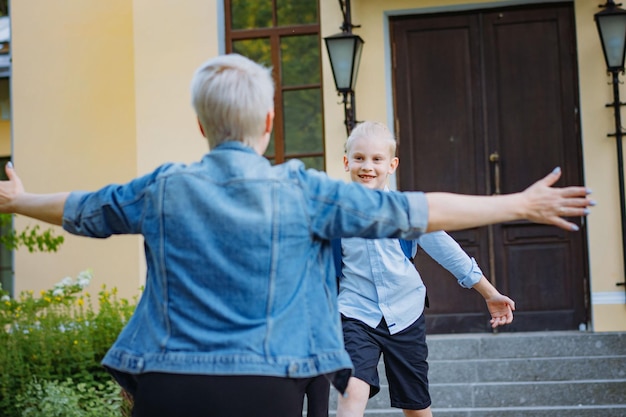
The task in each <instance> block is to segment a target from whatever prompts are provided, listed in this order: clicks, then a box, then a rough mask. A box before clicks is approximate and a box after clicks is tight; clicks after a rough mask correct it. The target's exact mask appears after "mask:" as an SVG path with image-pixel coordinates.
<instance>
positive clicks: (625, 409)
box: [329, 406, 626, 417]
mask: <svg viewBox="0 0 626 417" xmlns="http://www.w3.org/2000/svg"><path fill="white" fill-rule="evenodd" d="M432 411H433V415H435V416H437V417H625V416H626V406H580V407H579V406H576V407H563V406H560V407H552V406H546V407H509V408H450V409H442V408H433V409H432ZM335 414H336V413H335V410H334V409H333V410H331V411H330V413H329V416H335ZM365 416H366V417H367V416H370V417H403V416H404V414H402V411H401V410H399V409H397V408H382V409H370V408H368V409H367V410H365Z"/></svg>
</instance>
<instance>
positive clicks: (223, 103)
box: [191, 54, 274, 148]
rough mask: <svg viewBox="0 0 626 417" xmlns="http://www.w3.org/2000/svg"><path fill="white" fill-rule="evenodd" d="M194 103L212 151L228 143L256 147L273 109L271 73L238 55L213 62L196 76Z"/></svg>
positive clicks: (194, 79) (193, 83)
mask: <svg viewBox="0 0 626 417" xmlns="http://www.w3.org/2000/svg"><path fill="white" fill-rule="evenodd" d="M191 103H192V105H193V108H194V110H195V111H196V115H197V116H198V120H199V121H200V124H201V125H202V128H203V129H204V134H205V135H206V137H207V139H208V141H209V147H210V148H214V147H215V146H217V145H219V144H220V143H222V142H224V141H227V140H234V141H239V142H243V143H245V144H246V145H248V146H254V145H255V144H256V142H257V141H258V140H259V139H260V138H262V137H263V133H264V131H265V120H266V119H265V118H266V116H267V114H268V112H269V111H271V110H273V109H274V80H273V79H272V74H271V70H270V69H269V68H265V67H263V66H261V65H259V64H257V63H255V62H253V61H251V60H250V59H248V58H245V57H243V56H241V55H238V54H228V55H220V56H218V57H216V58H213V59H210V60H208V61H207V62H205V63H204V64H202V65H201V66H200V67H199V68H198V69H197V70H196V72H195V74H194V77H193V80H192V82H191Z"/></svg>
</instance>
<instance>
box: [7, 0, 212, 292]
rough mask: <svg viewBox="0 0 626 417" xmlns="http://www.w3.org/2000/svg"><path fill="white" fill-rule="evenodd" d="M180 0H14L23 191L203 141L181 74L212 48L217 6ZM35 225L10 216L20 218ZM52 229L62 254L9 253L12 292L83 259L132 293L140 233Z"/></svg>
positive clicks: (147, 166) (200, 148) (56, 276)
mask: <svg viewBox="0 0 626 417" xmlns="http://www.w3.org/2000/svg"><path fill="white" fill-rule="evenodd" d="M182 4H184V6H183V5H182ZM182 4H181V3H179V2H172V1H164V0H149V1H147V0H137V1H128V0H112V1H108V2H92V1H88V2H86V1H67V2H50V1H47V0H32V1H28V2H12V4H11V19H12V53H13V64H12V65H13V67H12V69H13V76H12V94H13V97H12V100H13V102H12V106H13V108H12V110H13V120H12V123H13V156H14V162H15V166H16V169H17V172H18V173H19V174H20V176H21V177H22V180H23V181H24V184H25V186H26V188H27V190H28V191H32V192H57V191H65V190H74V189H83V190H94V189H97V188H99V187H101V186H103V185H106V184H108V183H112V182H125V181H128V180H130V179H131V178H133V177H135V176H137V175H139V174H142V173H145V172H147V171H149V170H151V169H152V168H154V167H155V166H157V165H159V164H160V163H162V162H165V161H190V160H193V159H199V158H200V156H201V155H202V154H203V153H204V152H206V150H207V146H206V144H205V143H204V142H203V138H202V137H201V135H200V134H199V133H197V127H196V125H195V119H194V116H193V111H192V109H191V106H190V104H189V103H190V99H189V83H190V81H191V76H192V74H193V70H194V69H195V67H197V66H198V65H199V64H200V63H201V62H202V61H203V60H205V59H207V58H209V57H210V56H213V55H216V54H217V48H218V46H217V45H218V38H219V37H218V34H217V30H218V28H219V25H218V24H217V21H218V20H217V19H218V17H217V15H218V5H217V2H216V1H204V0H203V1H200V0H186V1H185V2H184V3H182ZM0 146H1V145H0ZM34 224H36V223H35V222H33V221H30V220H27V219H25V218H20V217H17V218H16V228H17V229H21V228H23V227H25V226H26V225H34ZM45 227H47V226H45ZM55 231H56V232H57V233H59V234H63V235H64V236H65V239H66V241H65V243H64V244H63V245H62V247H61V248H60V250H59V252H58V253H55V254H30V253H27V252H26V251H17V252H16V254H15V276H16V278H15V290H16V292H20V291H22V290H25V289H33V290H35V291H37V290H40V289H45V288H50V287H51V286H52V285H53V284H54V283H56V282H58V281H60V280H61V279H62V278H63V277H65V276H76V274H77V273H78V272H80V271H81V270H84V269H87V268H91V269H92V270H93V271H94V281H93V283H92V291H93V290H94V289H98V288H99V287H100V286H101V285H102V284H105V283H106V285H107V286H108V287H112V286H116V287H118V288H119V290H120V293H121V294H122V295H123V296H128V297H130V296H132V295H135V294H137V293H138V288H139V287H140V285H141V284H142V283H143V279H144V272H145V264H144V261H143V247H142V241H141V239H140V238H139V237H136V236H114V237H111V238H109V239H105V240H95V239H87V238H81V237H76V236H70V235H68V234H66V233H64V232H63V231H62V229H61V228H56V227H55Z"/></svg>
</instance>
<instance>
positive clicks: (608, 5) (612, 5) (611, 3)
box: [598, 0, 622, 8]
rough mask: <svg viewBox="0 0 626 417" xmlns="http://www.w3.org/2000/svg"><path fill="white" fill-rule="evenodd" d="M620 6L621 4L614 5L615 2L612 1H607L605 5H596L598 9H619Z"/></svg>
mask: <svg viewBox="0 0 626 417" xmlns="http://www.w3.org/2000/svg"><path fill="white" fill-rule="evenodd" d="M621 5H622V3H617V4H615V2H614V1H613V0H607V2H606V3H605V4H598V7H604V8H607V7H615V6H617V7H619V6H621Z"/></svg>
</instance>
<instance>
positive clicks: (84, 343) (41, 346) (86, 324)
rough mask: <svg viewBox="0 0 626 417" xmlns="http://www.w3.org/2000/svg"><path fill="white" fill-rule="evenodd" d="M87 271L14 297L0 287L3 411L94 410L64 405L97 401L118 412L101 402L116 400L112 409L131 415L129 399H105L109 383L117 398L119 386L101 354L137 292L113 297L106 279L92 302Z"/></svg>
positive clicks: (8, 415)
mask: <svg viewBox="0 0 626 417" xmlns="http://www.w3.org/2000/svg"><path fill="white" fill-rule="evenodd" d="M91 277H92V275H91V272H90V271H85V272H81V273H80V274H79V275H78V277H76V279H75V280H74V279H72V278H70V277H67V278H64V279H63V281H61V282H59V283H58V284H56V285H55V286H54V288H52V289H50V290H47V291H42V292H41V293H40V296H39V297H35V296H34V294H33V292H32V291H26V292H22V293H21V294H20V295H19V297H17V299H12V298H10V297H9V295H8V294H7V293H6V292H4V291H2V289H1V288H0V370H1V371H0V415H1V416H4V417H18V416H53V415H64V416H66V415H67V416H69V415H72V416H73V415H80V416H91V415H96V414H70V413H69V412H68V411H67V410H68V407H69V408H72V407H74V406H75V405H76V404H78V405H79V410H83V408H98V409H100V410H101V413H100V414H97V415H101V416H109V415H115V414H106V412H105V411H104V410H108V409H110V408H111V409H112V408H115V407H117V406H119V407H118V410H119V414H117V415H119V416H123V415H128V401H126V402H119V403H118V402H115V401H114V402H112V403H110V402H108V401H109V400H110V397H111V395H109V394H111V389H112V388H111V387H115V389H116V390H117V391H116V392H115V395H116V396H117V397H118V398H122V397H121V395H122V394H121V393H120V390H119V388H117V386H116V385H111V383H112V379H111V377H110V375H109V374H108V373H107V372H106V371H105V370H104V368H103V367H102V366H101V365H100V361H101V360H102V358H103V357H104V354H105V353H106V351H107V350H108V348H109V347H110V346H111V345H112V343H113V342H114V341H115V339H116V338H117V335H118V334H119V332H120V330H121V329H122V327H123V326H124V324H125V323H126V322H127V321H128V319H129V318H130V316H131V315H132V313H133V311H134V308H135V304H136V300H133V302H129V301H128V300H126V299H121V298H118V297H117V290H116V289H115V288H113V289H111V290H108V289H107V288H106V286H103V287H102V289H101V290H100V292H99V293H98V298H97V303H98V304H97V307H98V308H94V306H93V303H92V297H91V295H90V294H89V293H88V292H86V291H85V288H86V287H87V286H88V285H89V283H90V281H91ZM98 398H101V401H100V402H98V400H97V399H98ZM29 399H32V401H30V400H29ZM94 401H96V402H98V404H99V405H98V406H97V407H96V406H94ZM37 407H39V408H37ZM50 407H53V408H54V407H60V408H59V409H56V408H55V410H56V411H54V412H52V411H51V408H50ZM63 407H65V408H63ZM72 409H73V408H72ZM79 410H76V412H79ZM83 412H85V413H87V411H86V409H85V410H83ZM54 413H57V414H54Z"/></svg>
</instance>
